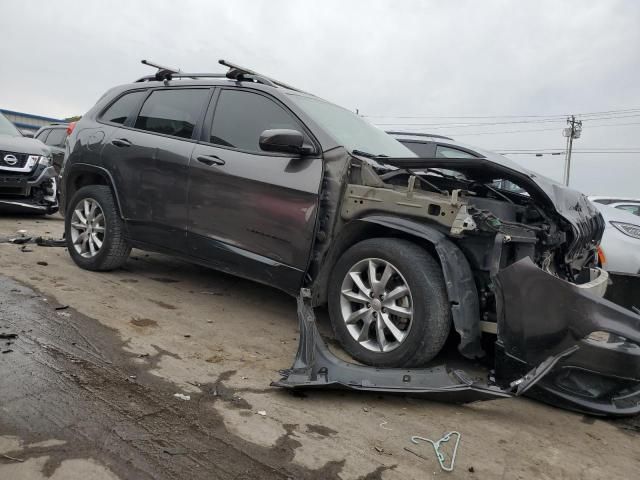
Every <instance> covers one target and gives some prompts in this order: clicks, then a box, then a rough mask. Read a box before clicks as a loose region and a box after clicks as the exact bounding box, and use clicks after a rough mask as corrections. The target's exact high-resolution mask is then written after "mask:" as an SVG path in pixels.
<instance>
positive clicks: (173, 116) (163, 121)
mask: <svg viewBox="0 0 640 480" xmlns="http://www.w3.org/2000/svg"><path fill="white" fill-rule="evenodd" d="M208 98H209V90H205V89H184V88H181V89H176V90H157V91H155V92H153V93H152V94H151V95H150V96H149V98H148V99H147V100H146V101H145V102H144V105H143V106H142V109H141V110H140V114H139V115H138V118H137V119H136V124H135V128H139V129H140V130H146V131H148V132H155V133H162V134H164V135H172V136H174V137H180V138H191V137H192V136H193V130H194V129H195V128H196V124H197V123H198V120H199V119H200V114H201V113H202V108H203V106H204V104H205V102H206V101H207V100H208Z"/></svg>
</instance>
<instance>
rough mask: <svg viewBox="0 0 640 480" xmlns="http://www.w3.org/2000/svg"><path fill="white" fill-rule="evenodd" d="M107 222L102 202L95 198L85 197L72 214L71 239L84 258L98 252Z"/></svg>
mask: <svg viewBox="0 0 640 480" xmlns="http://www.w3.org/2000/svg"><path fill="white" fill-rule="evenodd" d="M105 230H106V223H105V218H104V213H103V211H102V207H100V204H99V203H98V202H97V201H96V200H94V199H93V198H84V199H82V200H81V201H80V202H79V203H78V204H77V205H76V208H75V209H74V210H73V214H72V216H71V241H72V242H73V247H74V248H75V250H76V252H77V253H78V254H80V255H81V256H82V257H84V258H91V257H94V256H96V255H97V254H98V252H99V251H100V249H101V248H102V244H103V243H104V235H105Z"/></svg>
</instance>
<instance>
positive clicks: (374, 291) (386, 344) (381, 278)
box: [340, 258, 413, 353]
mask: <svg viewBox="0 0 640 480" xmlns="http://www.w3.org/2000/svg"><path fill="white" fill-rule="evenodd" d="M340 307H341V313H342V319H343V320H344V322H345V324H346V326H347V330H348V331H349V333H350V335H351V336H352V337H353V339H354V340H356V341H357V342H358V343H359V344H360V345H362V346H363V347H365V348H367V349H368V350H371V351H374V352H383V353H386V352H390V351H392V350H395V349H396V348H398V347H399V346H400V344H402V342H404V341H405V339H406V338H407V337H408V334H409V330H410V329H411V325H412V321H413V301H412V298H411V291H410V289H409V285H408V284H407V281H406V280H405V279H404V277H403V276H402V274H401V273H400V272H399V271H398V269H397V268H396V267H395V266H394V265H393V264H391V263H390V262H388V261H386V260H382V259H380V258H367V259H364V260H361V261H359V262H358V263H356V264H355V265H354V266H353V267H351V268H350V269H349V271H348V272H347V274H346V275H345V277H344V280H343V282H342V287H341V295H340Z"/></svg>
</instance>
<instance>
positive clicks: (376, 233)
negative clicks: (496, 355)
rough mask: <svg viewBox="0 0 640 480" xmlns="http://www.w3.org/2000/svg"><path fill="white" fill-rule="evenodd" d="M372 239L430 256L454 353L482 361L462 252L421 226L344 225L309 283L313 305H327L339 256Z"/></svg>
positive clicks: (474, 293) (399, 220)
mask: <svg viewBox="0 0 640 480" xmlns="http://www.w3.org/2000/svg"><path fill="white" fill-rule="evenodd" d="M374 237H397V238H404V239H407V240H410V241H413V242H414V243H417V244H418V245H420V246H421V247H423V248H425V249H426V250H428V251H429V253H431V254H432V255H433V257H434V258H435V259H436V260H437V261H438V262H439V263H440V266H441V268H442V273H443V275H444V279H445V287H446V291H447V296H448V299H449V305H450V308H451V315H452V318H453V326H454V328H455V330H456V331H457V332H458V334H459V335H460V345H459V346H458V349H459V351H460V353H461V354H462V355H464V356H465V357H467V358H478V357H482V356H483V355H484V352H483V350H482V347H481V345H480V337H481V331H480V302H479V298H478V290H477V287H476V283H475V280H474V277H473V272H472V270H471V265H470V264H469V261H468V260H467V258H466V257H465V255H464V253H463V252H462V250H460V248H458V247H457V246H456V245H455V244H454V243H453V242H452V241H451V240H449V238H448V237H447V236H446V235H445V234H444V233H442V232H441V231H439V230H437V229H436V228H435V227H433V226H430V225H428V224H425V223H423V222H419V221H416V220H413V219H409V218H403V217H396V216H388V215H371V216H367V217H362V218H359V219H357V220H354V221H352V222H350V223H348V224H347V225H345V226H344V227H343V228H342V230H341V231H340V233H339V234H338V236H337V237H336V238H335V240H334V242H333V245H332V247H331V249H330V251H329V252H328V254H327V256H326V258H324V259H323V262H322V267H321V268H320V269H319V271H318V275H317V276H316V278H315V280H314V281H313V284H312V288H311V289H312V292H313V303H314V305H322V304H325V303H327V296H328V293H327V292H328V282H329V277H330V275H331V271H332V270H333V267H334V266H335V264H336V262H337V261H338V258H339V257H340V255H341V254H342V253H343V252H344V251H345V250H347V249H348V248H349V247H351V246H352V245H355V244H356V243H358V242H359V241H361V240H365V239H367V238H374Z"/></svg>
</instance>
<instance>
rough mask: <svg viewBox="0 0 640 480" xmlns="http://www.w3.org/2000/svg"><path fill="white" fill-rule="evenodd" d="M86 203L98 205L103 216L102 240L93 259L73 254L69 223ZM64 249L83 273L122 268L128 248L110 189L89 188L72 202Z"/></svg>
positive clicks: (66, 215)
mask: <svg viewBox="0 0 640 480" xmlns="http://www.w3.org/2000/svg"><path fill="white" fill-rule="evenodd" d="M85 199H91V200H93V201H95V202H97V203H98V205H99V206H100V209H101V210H102V212H103V214H104V223H105V228H104V229H105V231H104V239H103V242H102V246H101V247H100V248H99V250H98V252H97V253H96V254H95V255H94V256H93V257H83V256H82V255H80V253H78V252H77V251H76V248H75V246H74V244H73V239H72V235H71V233H70V232H71V219H72V216H73V211H74V210H75V208H76V206H77V205H78V204H79V203H80V202H82V201H83V200H85ZM64 226H65V233H66V235H65V238H66V240H67V249H68V250H69V254H70V255H71V258H72V259H73V261H74V262H75V263H76V264H77V265H78V266H79V267H80V268H84V269H85V270H93V271H109V270H114V269H116V268H119V267H121V266H122V265H123V264H124V263H125V262H126V261H127V258H129V253H130V252H131V245H130V244H129V241H128V240H127V236H126V231H125V226H124V222H123V221H122V219H121V218H120V214H119V213H118V208H117V206H116V202H115V200H114V198H113V193H111V189H110V188H109V187H108V186H106V185H88V186H86V187H82V188H81V189H80V190H78V191H77V192H76V193H75V195H74V196H73V197H72V198H71V201H70V202H69V204H68V208H67V211H66V214H65V218H64Z"/></svg>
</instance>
